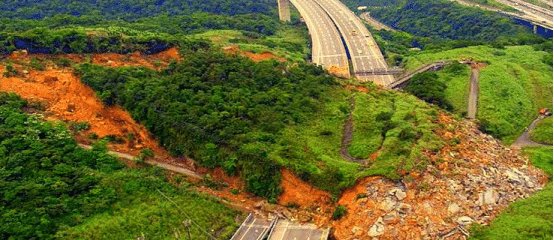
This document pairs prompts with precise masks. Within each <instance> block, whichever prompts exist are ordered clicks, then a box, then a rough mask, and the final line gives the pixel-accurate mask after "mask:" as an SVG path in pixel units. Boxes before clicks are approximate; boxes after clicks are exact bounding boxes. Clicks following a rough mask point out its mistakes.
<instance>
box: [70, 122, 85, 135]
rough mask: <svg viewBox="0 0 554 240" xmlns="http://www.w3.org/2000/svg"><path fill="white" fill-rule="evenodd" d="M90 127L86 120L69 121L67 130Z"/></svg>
mask: <svg viewBox="0 0 554 240" xmlns="http://www.w3.org/2000/svg"><path fill="white" fill-rule="evenodd" d="M89 129H90V124H89V123H88V122H70V123H69V130H71V131H72V132H74V133H78V132H82V131H86V130H89Z"/></svg>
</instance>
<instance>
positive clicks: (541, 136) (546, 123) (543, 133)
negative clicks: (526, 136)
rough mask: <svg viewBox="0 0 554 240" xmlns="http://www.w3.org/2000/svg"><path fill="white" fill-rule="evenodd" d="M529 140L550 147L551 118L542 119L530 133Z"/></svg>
mask: <svg viewBox="0 0 554 240" xmlns="http://www.w3.org/2000/svg"><path fill="white" fill-rule="evenodd" d="M531 140H533V141H535V142H538V143H542V144H550V145H552V117H548V118H545V119H542V120H541V121H540V122H539V123H538V124H537V127H536V128H535V129H533V131H531Z"/></svg>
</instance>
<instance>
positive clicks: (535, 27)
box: [533, 24, 538, 34]
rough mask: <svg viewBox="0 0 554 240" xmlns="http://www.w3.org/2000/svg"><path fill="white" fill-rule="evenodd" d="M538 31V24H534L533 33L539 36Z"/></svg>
mask: <svg viewBox="0 0 554 240" xmlns="http://www.w3.org/2000/svg"><path fill="white" fill-rule="evenodd" d="M537 29H538V26H537V24H533V33H534V34H537Z"/></svg>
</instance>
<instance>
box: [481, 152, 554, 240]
mask: <svg viewBox="0 0 554 240" xmlns="http://www.w3.org/2000/svg"><path fill="white" fill-rule="evenodd" d="M524 152H525V154H527V155H529V157H530V159H531V161H532V163H533V165H535V166H536V167H538V168H541V169H542V170H544V171H545V172H546V173H548V174H549V176H550V182H549V183H548V184H547V185H546V186H545V188H544V189H542V190H541V191H539V192H537V193H536V194H534V195H533V196H531V197H529V198H527V199H523V200H519V201H517V202H515V203H512V204H511V205H510V206H509V207H508V208H507V209H506V210H504V211H503V212H502V213H501V214H500V215H499V216H498V217H497V218H496V219H494V220H493V222H492V223H491V224H490V226H487V227H482V226H477V225H476V226H474V227H473V228H472V231H471V239H515V240H518V239H521V240H527V239H552V148H551V147H541V148H527V149H525V150H524Z"/></svg>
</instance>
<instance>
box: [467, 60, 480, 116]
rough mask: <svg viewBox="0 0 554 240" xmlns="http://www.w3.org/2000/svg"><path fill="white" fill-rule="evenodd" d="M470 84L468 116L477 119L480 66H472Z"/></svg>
mask: <svg viewBox="0 0 554 240" xmlns="http://www.w3.org/2000/svg"><path fill="white" fill-rule="evenodd" d="M469 81H470V84H469V99H468V101H467V118H469V119H475V117H476V116H477V102H478V100H479V68H478V67H472V68H471V77H470V80H469Z"/></svg>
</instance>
